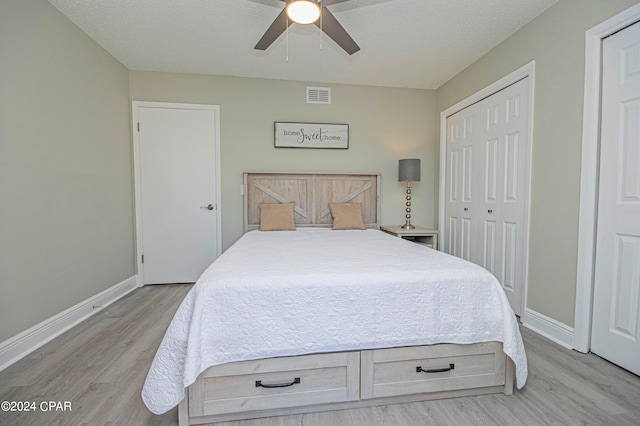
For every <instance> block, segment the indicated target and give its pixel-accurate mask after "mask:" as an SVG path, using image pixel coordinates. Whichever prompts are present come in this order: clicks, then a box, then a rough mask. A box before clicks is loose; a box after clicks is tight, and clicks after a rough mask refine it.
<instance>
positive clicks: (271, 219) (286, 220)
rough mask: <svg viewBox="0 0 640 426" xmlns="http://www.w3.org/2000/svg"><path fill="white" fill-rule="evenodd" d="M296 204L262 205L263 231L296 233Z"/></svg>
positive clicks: (261, 227)
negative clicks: (294, 208)
mask: <svg viewBox="0 0 640 426" xmlns="http://www.w3.org/2000/svg"><path fill="white" fill-rule="evenodd" d="M294 205H295V204H294V203H284V204H264V203H263V204H260V230H261V231H295V230H296V225H295V223H294V221H293V207H294Z"/></svg>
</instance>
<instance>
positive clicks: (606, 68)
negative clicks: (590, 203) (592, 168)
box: [591, 23, 640, 375]
mask: <svg viewBox="0 0 640 426" xmlns="http://www.w3.org/2000/svg"><path fill="white" fill-rule="evenodd" d="M602 55H603V56H602V61H603V68H602V125H601V129H602V130H601V143H600V146H601V147H600V182H599V195H598V225H597V237H596V261H595V273H594V297H593V323H592V332H591V333H592V334H591V350H592V351H593V352H594V353H596V354H598V355H600V356H602V357H604V358H606V359H608V360H610V361H612V362H614V363H615V364H618V365H620V366H622V367H624V368H626V369H628V370H630V371H633V372H634V373H636V374H639V375H640V23H636V24H635V25H633V26H631V27H628V28H626V29H624V30H622V31H620V32H618V33H616V34H614V35H612V36H610V37H608V38H607V39H605V40H604V42H603V50H602Z"/></svg>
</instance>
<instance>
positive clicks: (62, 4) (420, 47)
mask: <svg viewBox="0 0 640 426" xmlns="http://www.w3.org/2000/svg"><path fill="white" fill-rule="evenodd" d="M49 1H50V3H51V4H53V5H54V6H55V7H56V8H57V9H58V10H60V11H61V12H62V13H63V14H64V15H66V16H67V17H68V18H69V19H70V20H71V21H73V22H74V23H75V24H76V25H77V26H78V27H80V28H81V29H82V30H83V31H84V32H86V33H87V34H88V35H89V36H90V37H91V38H93V39H94V40H95V41H96V42H98V43H99V44H100V45H101V46H102V47H104V48H105V49H106V50H107V51H109V52H110V53H111V54H112V55H113V56H114V57H115V58H116V59H118V60H119V61H120V62H122V63H123V64H124V65H125V66H126V67H127V68H129V69H132V70H144V71H165V72H179V73H195V74H214V75H232V76H242V77H259V78H273V79H285V80H302V81H311V82H320V83H347V84H364V85H375V86H389V87H409V88H422V89H436V88H438V87H439V86H441V85H442V84H443V83H445V82H446V81H447V80H449V79H450V78H451V77H453V76H454V75H456V74H457V73H458V72H460V71H462V70H463V69H464V68H466V67H467V66H468V65H470V64H471V63H473V62H474V61H475V60H477V59H478V58H480V57H481V56H482V55H484V54H485V53H486V52H488V51H489V50H491V49H492V48H493V47H495V46H496V45H497V44H499V43H500V42H501V41H503V40H504V39H506V38H507V37H508V36H510V35H511V34H513V33H514V32H515V31H517V30H518V29H519V28H521V27H522V26H523V25H525V24H526V23H527V22H529V21H530V20H531V19H533V18H534V17H536V16H537V15H539V14H540V13H542V12H543V11H544V10H546V9H547V8H548V7H550V6H551V5H553V4H554V3H556V1H557V0H350V1H347V2H345V3H341V4H337V5H334V6H330V7H329V9H330V10H331V12H332V13H333V14H334V16H335V17H336V18H337V19H338V21H340V23H341V24H342V26H343V27H344V28H345V29H346V30H347V32H349V34H350V35H351V37H353V39H354V40H355V41H356V43H358V45H359V46H360V48H361V50H360V51H359V52H357V53H356V54H354V55H352V56H349V55H347V54H346V53H345V52H344V51H343V50H342V49H340V48H339V47H338V46H337V45H336V44H335V43H334V42H333V41H332V40H331V39H329V38H328V37H326V36H324V37H321V32H320V30H319V29H318V28H317V27H316V26H315V25H308V26H303V25H298V24H295V25H293V26H291V27H290V29H289V61H288V62H287V60H286V58H287V52H286V44H287V43H286V37H285V35H284V34H283V35H282V36H281V37H280V38H279V39H278V40H276V42H275V43H273V44H272V45H271V47H270V48H269V49H267V50H266V51H258V50H254V49H253V46H255V44H256V43H257V41H258V40H259V39H260V37H261V36H262V34H263V33H264V32H265V30H266V29H267V28H268V27H269V25H271V22H272V21H273V20H274V19H275V17H276V16H277V15H278V13H280V11H281V10H282V8H283V7H284V3H282V2H281V1H278V0H135V1H131V0H108V1H99V0H49ZM321 39H322V49H320V43H321Z"/></svg>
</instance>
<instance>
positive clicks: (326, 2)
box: [322, 0, 349, 7]
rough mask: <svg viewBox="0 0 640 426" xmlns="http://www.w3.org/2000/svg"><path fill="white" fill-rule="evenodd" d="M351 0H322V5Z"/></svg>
mask: <svg viewBox="0 0 640 426" xmlns="http://www.w3.org/2000/svg"><path fill="white" fill-rule="evenodd" d="M345 1H349V0H322V6H323V7H324V6H331V5H332V4H338V3H344V2H345Z"/></svg>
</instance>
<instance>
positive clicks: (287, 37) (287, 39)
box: [285, 16, 289, 62]
mask: <svg viewBox="0 0 640 426" xmlns="http://www.w3.org/2000/svg"><path fill="white" fill-rule="evenodd" d="M285 32H286V33H287V34H286V36H285V39H286V42H285V44H286V51H287V53H286V57H287V62H289V16H287V28H286V31H285Z"/></svg>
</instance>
